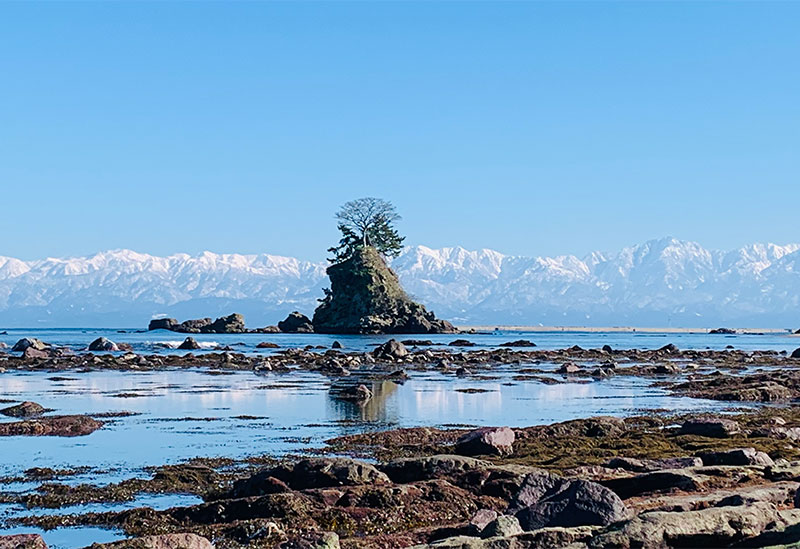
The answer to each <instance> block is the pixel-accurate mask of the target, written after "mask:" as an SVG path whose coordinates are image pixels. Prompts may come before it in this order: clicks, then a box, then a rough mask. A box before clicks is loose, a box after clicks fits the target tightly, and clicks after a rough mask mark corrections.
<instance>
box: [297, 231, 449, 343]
mask: <svg viewBox="0 0 800 549" xmlns="http://www.w3.org/2000/svg"><path fill="white" fill-rule="evenodd" d="M328 276H330V279H331V288H330V290H328V291H327V293H326V295H325V298H324V299H323V300H322V302H321V303H320V305H319V307H317V310H316V311H315V312H314V318H313V320H312V323H313V325H314V331H315V332H318V333H327V334H436V333H439V334H441V333H454V332H456V329H455V327H454V326H453V325H452V324H450V323H449V322H447V321H446V320H440V319H437V318H436V316H435V315H434V314H433V313H432V312H429V311H427V310H426V309H425V306H424V305H421V304H419V303H416V302H415V301H413V300H412V299H411V298H409V297H408V295H406V293H405V292H404V291H403V288H402V287H401V285H400V281H399V280H398V278H397V275H396V274H395V273H394V271H392V270H391V269H390V268H389V266H388V265H387V264H386V261H385V260H384V259H383V257H381V254H380V253H379V252H378V250H377V249H375V248H373V247H372V246H364V247H361V248H358V249H357V250H355V251H354V252H353V253H352V254H351V255H350V257H348V258H347V259H345V260H344V261H342V262H340V263H336V264H334V265H331V266H330V267H328Z"/></svg>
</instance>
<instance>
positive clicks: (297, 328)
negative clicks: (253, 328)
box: [278, 311, 314, 333]
mask: <svg viewBox="0 0 800 549" xmlns="http://www.w3.org/2000/svg"><path fill="white" fill-rule="evenodd" d="M278 329H279V330H280V331H281V332H288V333H311V332H313V331H314V326H313V325H312V324H311V319H310V318H308V317H307V316H306V315H304V314H302V313H300V312H298V311H294V312H292V313H289V316H287V317H286V319H285V320H281V321H280V322H278Z"/></svg>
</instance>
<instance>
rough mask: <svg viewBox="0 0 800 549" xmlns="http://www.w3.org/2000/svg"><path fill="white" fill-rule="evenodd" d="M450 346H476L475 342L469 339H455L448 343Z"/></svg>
mask: <svg viewBox="0 0 800 549" xmlns="http://www.w3.org/2000/svg"><path fill="white" fill-rule="evenodd" d="M448 345H449V346H450V347H474V346H475V343H473V342H472V341H469V340H468V339H455V340H453V341H451V342H450V343H448Z"/></svg>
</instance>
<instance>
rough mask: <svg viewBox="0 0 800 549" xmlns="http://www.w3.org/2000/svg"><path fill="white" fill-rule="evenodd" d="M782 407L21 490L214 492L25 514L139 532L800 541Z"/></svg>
mask: <svg viewBox="0 0 800 549" xmlns="http://www.w3.org/2000/svg"><path fill="white" fill-rule="evenodd" d="M780 412H781V416H780V418H779V417H778V416H777V415H776V413H775V411H769V410H768V411H764V412H758V413H749V414H740V415H738V416H733V417H730V416H729V417H727V418H718V419H731V420H733V421H735V422H736V423H737V425H738V427H739V429H738V430H737V431H736V432H735V433H732V434H731V436H728V437H722V438H720V437H718V436H715V435H716V433H714V432H713V431H712V432H710V433H708V434H710V435H712V436H703V435H698V434H689V433H686V432H683V431H682V427H681V426H682V425H683V424H684V422H682V421H676V419H678V418H672V417H659V416H643V417H632V418H627V419H616V418H604V417H598V418H588V419H585V420H575V421H570V422H562V423H557V424H552V425H544V426H536V427H527V428H520V429H512V431H513V432H514V434H515V436H516V440H515V443H514V452H513V454H510V455H509V454H493V455H487V456H483V457H482V458H480V459H478V458H474V457H469V456H460V455H454V454H450V453H446V452H447V451H449V450H451V449H453V448H455V447H456V445H457V441H458V440H459V439H460V438H461V437H462V436H463V435H465V434H468V433H469V432H470V431H468V430H440V429H430V428H417V429H401V430H392V431H382V432H378V433H367V434H362V435H354V436H348V437H342V438H339V439H334V440H332V441H330V442H329V445H328V446H327V447H326V448H323V449H322V450H323V451H325V452H330V453H334V454H341V453H353V454H360V455H364V456H365V457H369V458H375V457H378V462H377V463H369V462H366V461H362V460H361V459H358V458H342V457H315V458H306V459H300V460H290V461H286V462H282V463H275V464H272V465H269V466H267V467H265V468H263V469H260V470H256V471H254V470H253V469H252V467H245V468H243V469H237V468H235V467H234V468H231V463H230V462H228V463H226V464H224V466H216V465H214V464H212V463H209V465H199V464H197V465H188V464H187V465H184V466H180V465H176V466H167V467H164V468H160V469H159V470H158V471H156V472H154V474H153V476H152V478H151V479H149V480H147V479H145V480H141V479H137V480H133V479H132V480H130V481H125V482H124V483H120V484H119V485H115V486H113V487H107V488H104V487H90V486H80V485H78V486H71V487H66V486H65V485H60V484H58V483H52V482H51V483H50V484H49V485H46V486H49V487H44V488H42V489H40V491H39V494H38V496H37V498H30V497H29V499H25V500H22V501H21V502H22V503H24V504H26V505H29V506H37V505H49V506H56V507H57V506H59V505H64V504H69V503H71V502H74V501H92V500H93V499H92V497H91V494H92V493H95V494H104V495H105V497H108V498H120V497H123V496H125V497H128V498H130V497H133V496H134V495H135V494H136V493H137V492H143V491H158V492H162V491H175V492H179V491H184V490H188V491H192V492H193V493H198V494H200V495H202V496H203V498H204V499H205V500H206V502H205V503H201V504H198V505H191V506H187V507H178V508H173V509H166V510H163V511H154V510H152V509H147V508H141V509H133V510H128V511H120V512H107V513H87V514H83V515H66V516H36V515H32V516H29V517H27V518H24V519H22V520H21V521H20V522H21V523H22V524H29V525H32V526H44V527H52V526H56V525H59V526H63V525H77V524H80V525H94V526H108V527H118V528H122V529H123V531H124V532H125V533H126V534H127V535H128V536H131V537H136V538H142V537H147V536H162V535H164V534H180V535H186V534H187V533H191V534H195V535H197V536H200V537H202V538H205V539H206V540H210V539H213V540H214V544H215V546H216V547H221V548H228V547H230V548H233V547H242V546H245V545H246V546H251V547H278V546H280V547H309V546H326V545H313V544H319V543H326V544H329V545H328V546H335V545H336V544H338V546H340V547H353V548H356V547H358V548H366V547H370V548H372V547H374V548H377V547H387V548H401V547H409V546H420V547H423V546H425V547H487V548H488V547H566V546H569V547H570V548H573V547H574V548H577V547H581V548H587V549H588V548H589V547H608V548H611V547H694V546H719V547H721V546H728V545H732V544H744V545H748V546H762V545H753V544H756V542H758V543H762V542H763V543H764V544H766V543H767V542H769V543H770V544H772V545H775V544H780V543H789V542H793V541H792V540H797V539H800V536H798V532H800V510H796V509H794V506H795V503H794V500H795V494H796V493H797V491H798V487H800V483H799V482H798V481H797V479H798V478H800V449H798V448H795V447H794V446H793V445H792V443H791V442H790V443H788V445H787V442H786V441H785V440H784V441H776V440H774V439H771V438H769V437H763V436H759V434H758V432H759V427H760V426H764V425H775V424H776V423H780V424H781V425H783V426H787V427H793V426H794V425H796V424H798V423H800V411H796V412H795V411H787V410H786V409H783V410H781V411H780ZM713 419H715V417H714V416H703V420H704V421H711V420H713ZM778 419H779V421H778ZM546 452H547V453H546ZM762 453H763V454H762ZM385 455H405V456H406V457H401V458H399V459H389V460H386V459H384V458H382V457H381V456H385ZM712 455H713V456H714V457H713V458H711V457H709V456H712ZM765 456H766V457H765ZM556 457H557V458H558V459H554V458H556ZM770 462H772V465H766V464H767V463H770ZM223 471H226V472H223ZM59 486H61V488H59ZM92 489H93V490H94V492H92ZM95 499H97V498H95ZM334 534H335V542H334ZM126 543H128V542H126ZM309 543H311V544H312V545H308V544H309ZM331 544H333V545H331ZM575 544H577V545H575ZM111 547H129V545H112V546H111ZM130 547H140V546H139V545H135V546H134V545H130ZM141 547H161V546H159V545H141ZM192 547H194V546H192Z"/></svg>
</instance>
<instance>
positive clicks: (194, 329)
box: [147, 313, 247, 334]
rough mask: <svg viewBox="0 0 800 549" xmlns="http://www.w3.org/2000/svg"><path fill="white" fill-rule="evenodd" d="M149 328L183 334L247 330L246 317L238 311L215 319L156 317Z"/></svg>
mask: <svg viewBox="0 0 800 549" xmlns="http://www.w3.org/2000/svg"><path fill="white" fill-rule="evenodd" d="M147 329H148V330H169V331H171V332H180V333H183V334H241V333H244V332H246V331H247V328H245V326H244V317H243V316H242V315H240V314H238V313H233V314H231V315H228V316H223V317H220V318H218V319H216V320H214V321H212V320H211V319H210V318H199V319H195V320H186V321H184V322H178V321H177V320H175V319H174V318H156V319H153V320H151V321H150V325H149V326H148V327H147Z"/></svg>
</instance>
